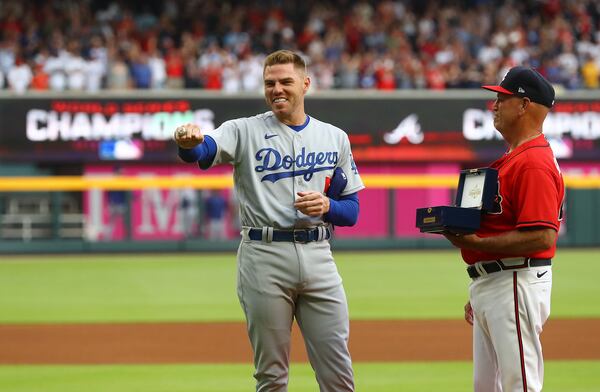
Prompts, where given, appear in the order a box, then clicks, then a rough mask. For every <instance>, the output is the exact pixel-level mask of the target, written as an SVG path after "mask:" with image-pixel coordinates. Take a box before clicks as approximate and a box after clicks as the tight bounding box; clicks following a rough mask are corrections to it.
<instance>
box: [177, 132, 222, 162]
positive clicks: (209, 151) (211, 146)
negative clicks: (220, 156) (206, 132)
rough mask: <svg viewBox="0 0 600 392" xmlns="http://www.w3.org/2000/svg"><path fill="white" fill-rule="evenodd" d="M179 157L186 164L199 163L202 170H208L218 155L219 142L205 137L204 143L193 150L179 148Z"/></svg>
mask: <svg viewBox="0 0 600 392" xmlns="http://www.w3.org/2000/svg"><path fill="white" fill-rule="evenodd" d="M177 153H178V155H179V157H180V158H181V159H183V160H184V161H185V162H188V163H192V162H198V166H199V167H200V169H204V170H206V169H208V168H209V167H210V165H212V163H213V161H214V160H215V156H216V155H217V142H215V139H213V138H212V137H210V136H204V142H202V143H201V144H198V145H197V146H196V147H194V148H192V149H189V150H188V149H185V148H181V147H178V152H177Z"/></svg>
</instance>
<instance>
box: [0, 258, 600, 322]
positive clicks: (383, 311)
mask: <svg viewBox="0 0 600 392" xmlns="http://www.w3.org/2000/svg"><path fill="white" fill-rule="evenodd" d="M599 256H600V252H599V251H598V250H596V249H593V250H561V251H560V253H559V254H558V257H557V258H556V259H555V263H554V267H553V268H554V287H553V294H552V317H553V318H556V317H561V318H567V317H570V318H573V317H600V302H599V301H597V298H600V285H598V276H600V263H598V262H597V260H598V258H599ZM1 260H2V261H1V262H0V323H38V322H39V323H41V322H136V321H217V320H220V321H231V320H239V321H241V320H243V315H242V312H241V310H240V306H239V304H238V300H237V297H236V289H235V284H236V283H235V276H236V273H235V256H234V255H232V254H195V255H194V254H168V255H79V256H27V257H26V256H5V255H3V256H2V258H1ZM336 260H337V263H338V266H339V270H340V273H341V274H342V276H343V278H344V285H345V288H346V292H347V294H348V301H349V305H350V314H351V317H352V318H353V319H415V318H416V319H427V318H455V319H460V318H462V307H463V305H464V302H465V301H466V298H467V287H468V284H469V279H468V278H467V275H466V273H465V271H464V264H463V263H462V261H461V260H460V258H459V255H458V252H455V251H421V252H364V253H361V252H354V253H341V252H338V253H336Z"/></svg>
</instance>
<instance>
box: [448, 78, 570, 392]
mask: <svg viewBox="0 0 600 392" xmlns="http://www.w3.org/2000/svg"><path fill="white" fill-rule="evenodd" d="M483 88H485V89H488V90H491V91H495V92H497V98H496V101H495V103H494V106H493V112H494V126H495V127H496V129H498V131H499V132H500V133H501V134H502V136H503V138H504V140H505V141H506V142H507V143H508V145H509V149H508V151H507V152H506V153H505V155H504V156H502V157H501V158H500V159H498V160H497V161H495V162H494V163H492V165H491V167H493V168H496V169H497V170H498V195H497V199H496V206H495V210H494V211H493V212H491V213H488V214H485V215H483V217H482V220H481V228H480V229H479V230H478V231H477V232H476V233H475V234H469V235H457V234H453V233H446V234H445V237H446V238H447V239H448V240H450V242H452V244H454V245H455V246H457V247H459V248H460V249H461V253H462V257H463V259H464V260H465V262H466V263H467V264H468V265H469V266H468V267H467V272H468V274H469V276H470V277H471V278H472V279H473V280H472V282H471V285H470V289H469V293H470V296H469V302H468V303H467V304H466V305H465V319H466V320H467V322H469V323H470V324H472V325H473V365H474V390H475V391H476V392H479V391H481V392H484V391H485V392H499V391H503V392H514V391H521V392H527V391H541V390H542V384H543V378H544V361H543V356H542V345H541V343H540V333H541V332H542V327H543V326H544V323H545V322H546V320H547V319H548V316H549V313H550V291H551V288H552V267H551V264H552V261H551V259H552V257H553V256H554V253H555V250H556V239H557V233H558V230H559V227H560V221H561V220H562V216H561V215H562V204H563V199H564V184H563V179H562V175H561V172H560V169H559V167H558V163H557V162H556V159H555V158H554V155H553V153H552V150H551V149H550V145H549V144H548V142H547V141H546V139H545V137H544V136H543V134H542V124H543V122H544V119H545V117H546V115H547V114H548V112H549V111H550V109H551V108H552V105H553V104H554V89H553V88H552V86H551V85H550V83H548V81H547V80H546V79H544V77H543V76H542V75H540V74H539V73H538V72H536V71H535V70H533V69H530V68H525V67H514V68H512V69H511V70H510V71H509V72H508V73H507V74H506V76H505V77H504V79H503V80H502V82H501V83H500V85H499V86H483Z"/></svg>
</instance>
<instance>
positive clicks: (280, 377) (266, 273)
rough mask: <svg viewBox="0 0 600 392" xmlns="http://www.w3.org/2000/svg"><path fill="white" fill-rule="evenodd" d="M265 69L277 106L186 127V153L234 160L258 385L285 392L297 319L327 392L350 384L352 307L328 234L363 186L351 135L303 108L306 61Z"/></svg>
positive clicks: (352, 217)
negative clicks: (208, 127) (210, 126)
mask: <svg viewBox="0 0 600 392" xmlns="http://www.w3.org/2000/svg"><path fill="white" fill-rule="evenodd" d="M263 76H264V94H265V98H266V101H267V104H268V106H269V107H270V108H271V111H269V112H266V113H263V114H259V115H256V116H254V117H249V118H240V119H236V120H232V121H227V122H225V123H223V124H222V125H221V126H220V127H219V128H217V129H216V130H214V131H212V132H210V133H207V134H206V135H203V134H202V132H201V131H200V129H199V128H198V127H197V126H195V125H192V124H187V125H185V126H181V127H179V128H178V129H177V130H176V131H175V140H176V142H177V144H178V146H179V156H180V157H181V158H182V159H183V160H184V161H186V162H198V165H199V166H200V167H201V168H202V169H206V168H208V167H210V166H213V165H217V164H220V163H231V164H232V165H233V167H234V174H233V175H234V186H235V191H236V193H237V195H238V198H239V201H240V216H241V223H242V233H241V234H242V241H241V243H240V246H239V249H238V254H237V260H238V282H237V289H238V290H237V291H238V297H239V300H240V304H241V305H242V308H243V310H244V313H245V316H246V322H247V328H248V336H249V338H250V342H251V344H252V348H253V351H254V365H255V368H256V371H255V373H254V377H255V378H256V390H257V391H287V384H288V367H289V356H290V331H291V326H292V322H293V320H294V318H295V319H296V321H297V322H298V325H299V326H300V329H301V331H302V334H303V336H304V341H305V344H306V349H307V352H308V356H309V359H310V363H311V365H312V367H313V369H314V370H315V374H316V378H317V382H318V384H319V387H320V390H321V391H331V392H333V391H336V392H340V391H353V390H354V380H353V370H352V363H351V359H350V354H349V351H348V335H349V318H348V306H347V303H346V296H345V293H344V289H343V286H342V280H341V278H340V275H339V274H338V271H337V268H336V265H335V263H334V260H333V257H332V254H331V249H330V246H329V241H328V240H329V238H330V237H331V229H332V226H331V225H333V224H335V225H340V226H350V225H353V224H355V223H356V220H357V217H358V208H359V203H358V196H357V192H358V191H359V190H361V189H363V188H364V186H363V183H362V181H361V179H360V176H359V174H358V171H357V169H356V166H355V164H354V162H353V160H352V154H351V151H350V143H349V141H348V136H347V135H346V134H345V133H344V132H343V131H342V130H340V129H338V128H336V127H334V126H332V125H330V124H327V123H324V122H321V121H319V120H317V119H315V118H312V117H309V116H308V115H306V113H305V112H304V96H305V94H306V92H307V91H308V88H309V86H310V79H309V77H308V76H307V71H306V65H305V63H304V61H303V59H302V58H301V57H300V56H299V55H297V54H295V53H293V52H290V51H285V50H282V51H277V52H274V53H272V54H270V55H269V56H268V57H267V58H266V59H265V64H264V70H263ZM334 173H335V175H334ZM340 184H342V185H341V186H340ZM328 187H329V188H330V189H329V191H330V193H329V197H328V196H326V195H325V194H324V192H325V191H326V190H327V189H326V188H328ZM331 192H334V193H339V194H338V195H332V193H331ZM336 199H338V200H336Z"/></svg>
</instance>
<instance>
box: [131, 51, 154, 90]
mask: <svg viewBox="0 0 600 392" xmlns="http://www.w3.org/2000/svg"><path fill="white" fill-rule="evenodd" d="M130 64H131V65H130V68H129V70H130V72H131V78H132V81H133V86H134V87H135V88H150V87H151V85H152V70H151V69H150V65H149V64H148V57H147V56H146V55H145V54H144V53H139V52H137V53H136V54H135V58H132V59H131V63H130Z"/></svg>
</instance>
